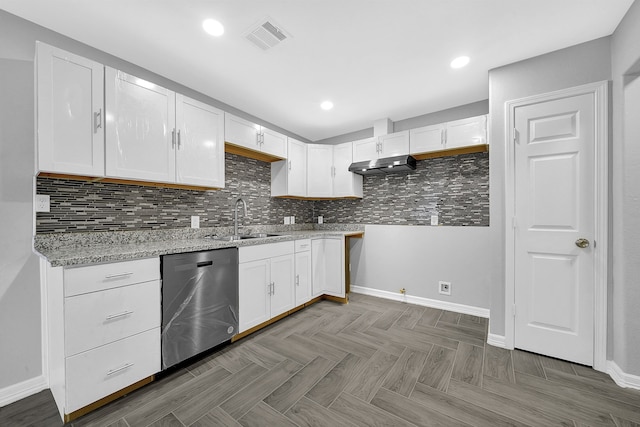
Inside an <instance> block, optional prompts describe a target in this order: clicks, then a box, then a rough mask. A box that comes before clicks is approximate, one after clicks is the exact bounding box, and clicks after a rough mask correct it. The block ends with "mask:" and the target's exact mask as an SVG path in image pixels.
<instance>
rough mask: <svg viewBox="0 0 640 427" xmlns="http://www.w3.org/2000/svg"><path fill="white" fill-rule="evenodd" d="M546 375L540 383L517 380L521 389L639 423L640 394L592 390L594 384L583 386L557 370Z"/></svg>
mask: <svg viewBox="0 0 640 427" xmlns="http://www.w3.org/2000/svg"><path fill="white" fill-rule="evenodd" d="M549 374H550V376H551V378H550V379H549V380H542V379H540V378H539V377H535V376H531V375H526V374H520V373H517V374H516V381H517V382H518V384H520V385H522V386H526V387H531V388H532V389H535V390H538V391H540V392H542V393H545V394H547V395H549V396H552V398H553V399H560V400H564V399H570V400H572V401H574V402H576V403H578V404H580V405H582V406H585V407H588V408H590V409H594V410H599V411H601V412H604V413H611V412H615V413H616V414H619V415H621V416H623V417H625V418H628V419H630V420H631V421H634V422H640V392H637V391H636V393H637V394H636V398H635V399H633V398H632V397H633V394H629V393H621V392H620V391H619V390H617V389H616V388H612V389H609V390H607V389H606V388H594V387H593V384H588V383H587V384H585V382H584V380H585V379H584V378H580V377H577V376H575V375H568V374H563V373H561V372H557V371H550V372H549ZM596 384H598V383H597V382H596ZM614 387H617V386H614ZM630 391H632V390H630ZM633 391H635V390H633ZM620 396H624V398H623V400H619V399H618V398H619V397H620Z"/></svg>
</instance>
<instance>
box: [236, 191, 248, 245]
mask: <svg viewBox="0 0 640 427" xmlns="http://www.w3.org/2000/svg"><path fill="white" fill-rule="evenodd" d="M240 202H242V205H243V206H244V216H245V217H246V216H247V204H246V203H245V202H244V200H242V197H240V198H238V200H236V206H235V208H234V213H233V235H234V236H239V234H238V205H239V204H240Z"/></svg>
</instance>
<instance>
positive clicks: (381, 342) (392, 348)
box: [337, 331, 406, 357]
mask: <svg viewBox="0 0 640 427" xmlns="http://www.w3.org/2000/svg"><path fill="white" fill-rule="evenodd" d="M337 336H339V337H342V338H346V339H348V340H349V341H351V342H354V343H359V344H362V345H363V346H366V347H372V348H374V353H375V349H376V348H377V349H378V350H382V351H384V352H385V353H389V354H393V355H394V356H398V357H399V356H400V355H401V354H402V352H403V351H404V349H405V348H406V347H405V346H403V345H400V344H398V343H397V342H393V341H390V340H388V339H386V338H379V337H374V336H372V335H366V334H364V333H362V332H353V331H350V332H344V331H343V332H340V334H338V335H337ZM372 355H373V353H372Z"/></svg>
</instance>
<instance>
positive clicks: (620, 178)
mask: <svg viewBox="0 0 640 427" xmlns="http://www.w3.org/2000/svg"><path fill="white" fill-rule="evenodd" d="M611 68H612V74H613V141H612V156H611V157H612V161H611V163H612V165H611V170H610V172H611V178H612V186H611V193H612V198H613V212H612V230H613V232H612V235H613V236H612V237H613V247H612V249H613V250H612V252H611V255H612V259H613V296H612V309H613V313H612V314H613V319H612V320H613V322H612V325H611V326H612V330H613V360H614V361H615V362H616V363H617V364H618V366H619V367H620V368H622V371H624V372H626V373H628V374H633V375H640V357H638V355H640V316H638V304H640V283H639V280H640V279H638V278H639V277H640V238H639V234H640V231H639V230H640V216H638V212H640V186H639V185H638V182H640V144H639V142H640V122H639V120H638V119H639V118H640V78H638V75H640V2H637V1H636V2H634V3H633V5H632V6H631V8H630V9H629V11H628V12H627V14H626V16H625V18H624V19H623V20H622V22H621V23H620V25H619V26H618V28H617V29H616V31H615V33H614V34H613V37H612V40H611Z"/></svg>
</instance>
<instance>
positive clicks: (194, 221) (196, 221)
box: [191, 215, 200, 228]
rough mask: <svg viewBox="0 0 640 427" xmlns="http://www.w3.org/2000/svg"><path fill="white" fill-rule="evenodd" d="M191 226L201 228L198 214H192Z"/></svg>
mask: <svg viewBox="0 0 640 427" xmlns="http://www.w3.org/2000/svg"><path fill="white" fill-rule="evenodd" d="M191 228H200V216H198V215H192V216H191Z"/></svg>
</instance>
